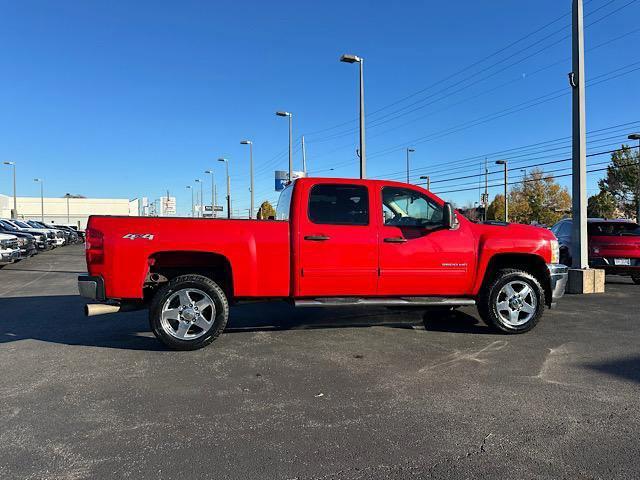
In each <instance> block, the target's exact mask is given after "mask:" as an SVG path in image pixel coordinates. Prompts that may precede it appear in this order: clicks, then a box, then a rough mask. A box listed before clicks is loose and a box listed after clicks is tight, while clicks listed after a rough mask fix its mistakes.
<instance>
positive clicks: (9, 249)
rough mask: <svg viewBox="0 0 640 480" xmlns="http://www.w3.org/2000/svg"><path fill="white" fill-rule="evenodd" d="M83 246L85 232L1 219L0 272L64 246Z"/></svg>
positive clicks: (68, 227) (29, 221) (70, 228)
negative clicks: (80, 244)
mask: <svg viewBox="0 0 640 480" xmlns="http://www.w3.org/2000/svg"><path fill="white" fill-rule="evenodd" d="M82 242H84V232H82V231H79V230H78V229H77V228H76V227H73V226H67V225H48V224H46V223H43V222H38V221H36V220H15V219H11V220H9V219H0V268H2V267H3V266H5V265H8V264H10V263H14V262H17V261H20V260H22V259H25V258H29V257H32V256H33V255H37V254H38V253H39V252H41V251H45V250H51V249H53V248H56V247H62V246H64V245H71V244H74V243H82Z"/></svg>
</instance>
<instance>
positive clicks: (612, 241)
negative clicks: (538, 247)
mask: <svg viewBox="0 0 640 480" xmlns="http://www.w3.org/2000/svg"><path fill="white" fill-rule="evenodd" d="M572 225H573V222H572V221H571V219H570V218H567V219H564V220H560V221H559V222H558V223H556V224H555V225H554V226H553V228H551V231H552V232H553V233H555V235H556V237H558V241H559V242H560V262H561V263H563V264H565V265H571V246H572V243H571V229H572ZM587 235H588V241H589V266H590V267H593V268H602V269H604V270H605V271H606V272H607V273H609V274H614V275H627V276H630V277H631V278H632V280H633V282H634V283H635V284H637V285H640V225H638V224H637V223H635V222H632V221H631V220H604V219H599V218H590V219H588V221H587Z"/></svg>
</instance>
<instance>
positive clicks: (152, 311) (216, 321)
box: [149, 275, 229, 350]
mask: <svg viewBox="0 0 640 480" xmlns="http://www.w3.org/2000/svg"><path fill="white" fill-rule="evenodd" d="M185 289H196V290H200V291H202V292H204V293H206V294H207V295H208V296H209V297H210V299H211V300H212V301H213V303H214V305H215V315H214V312H213V311H212V312H211V317H215V318H212V322H211V326H210V327H208V328H207V329H199V328H198V327H194V328H198V330H199V331H198V332H197V333H198V334H200V336H198V337H197V338H194V339H184V340H183V339H180V338H176V337H175V336H172V335H171V334H170V333H168V332H167V331H166V330H165V327H163V324H162V321H161V319H162V309H163V307H164V305H165V303H166V302H167V301H168V300H169V299H170V298H171V297H172V296H174V294H176V293H177V292H179V291H181V290H185ZM228 319H229V302H228V301H227V297H226V295H225V294H224V292H223V291H222V289H221V288H220V287H219V286H218V284H217V283H216V282H214V281H213V280H211V279H210V278H207V277H205V276H202V275H181V276H179V277H176V278H174V279H172V280H170V281H169V282H168V283H167V284H166V285H165V286H163V287H162V288H161V289H160V290H158V292H157V293H156V294H155V295H154V297H153V300H152V301H151V306H150V308H149V324H150V325H151V330H152V331H153V334H154V335H155V336H156V338H158V340H160V341H161V342H162V343H164V344H165V345H166V346H167V347H169V348H171V349H172V350H197V349H199V348H202V347H205V346H207V345H209V344H210V343H211V342H213V341H214V340H215V339H216V338H217V337H218V336H219V335H220V334H221V333H222V332H223V331H224V329H225V326H226V325H227V320H228ZM190 328H191V327H190ZM189 331H191V330H190V329H189Z"/></svg>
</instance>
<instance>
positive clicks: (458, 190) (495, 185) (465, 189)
mask: <svg viewBox="0 0 640 480" xmlns="http://www.w3.org/2000/svg"><path fill="white" fill-rule="evenodd" d="M627 148H628V149H634V148H639V147H638V146H633V147H627ZM622 150H623V149H620V148H618V149H616V150H610V151H605V152H598V153H592V154H590V155H587V157H594V156H599V155H606V154H608V153H614V152H618V151H622ZM568 160H571V159H570V158H569V159H562V160H557V161H555V162H547V164H548V163H560V162H566V161H568ZM603 163H607V164H608V163H610V161H607V162H603ZM540 165H542V164H540ZM631 165H636V166H637V165H638V162H632V163H629V164H623V165H622V166H623V167H626V166H631ZM531 166H537V165H531ZM607 168H608V167H607ZM510 170H511V169H510ZM510 170H509V171H510ZM602 170H606V168H603V169H596V170H588V171H587V173H591V172H596V171H602ZM492 173H496V172H492ZM571 175H572V174H571V173H569V174H567V175H558V176H556V177H555V178H563V177H567V176H571ZM516 178H517V177H516ZM518 183H522V182H509V183H508V184H507V185H515V184H518ZM502 186H504V182H502V183H495V184H492V185H489V188H493V187H502ZM475 189H476V187H475V186H474V187H470V188H461V189H456V190H447V191H442V192H437V195H444V194H447V193H458V192H468V191H472V190H475Z"/></svg>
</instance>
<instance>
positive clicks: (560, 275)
mask: <svg viewBox="0 0 640 480" xmlns="http://www.w3.org/2000/svg"><path fill="white" fill-rule="evenodd" d="M547 269H548V270H549V286H550V289H551V307H554V306H555V304H556V302H557V301H558V300H559V299H561V298H562V297H563V296H564V290H565V288H566V287H567V280H568V279H569V267H567V266H566V265H562V264H559V263H549V264H547Z"/></svg>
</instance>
